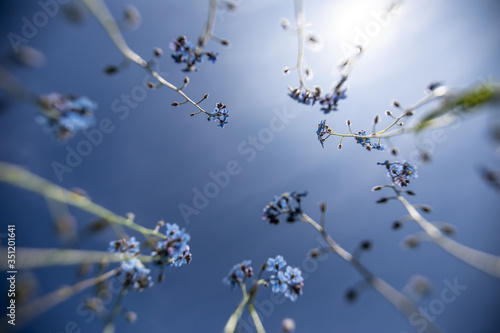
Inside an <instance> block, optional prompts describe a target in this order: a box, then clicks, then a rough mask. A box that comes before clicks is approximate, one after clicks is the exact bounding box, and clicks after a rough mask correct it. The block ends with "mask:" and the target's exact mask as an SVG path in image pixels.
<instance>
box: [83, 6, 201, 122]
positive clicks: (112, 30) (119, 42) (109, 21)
mask: <svg viewBox="0 0 500 333" xmlns="http://www.w3.org/2000/svg"><path fill="white" fill-rule="evenodd" d="M82 2H83V3H84V4H85V5H86V6H87V8H88V9H89V10H90V11H91V12H92V14H93V15H94V16H95V17H96V18H97V20H98V21H99V22H100V23H101V25H102V26H103V27H104V30H106V32H107V34H108V35H109V37H110V38H111V40H112V41H113V43H114V44H115V46H116V47H117V48H118V50H119V51H120V52H121V53H122V54H123V55H124V56H125V58H127V59H129V60H131V61H133V62H135V63H136V64H138V65H139V66H141V67H142V68H144V69H145V70H146V71H147V72H149V73H150V74H151V75H152V76H153V77H154V78H155V79H157V80H158V82H160V83H161V84H163V85H165V86H167V87H168V88H170V89H172V90H174V91H175V92H177V93H178V94H179V95H181V96H182V97H183V98H184V99H185V100H186V102H188V103H191V104H192V105H194V106H195V107H196V108H197V109H198V110H199V111H200V112H203V113H205V114H207V115H210V113H208V112H206V111H205V110H204V109H203V108H201V107H200V106H199V105H198V103H196V102H194V101H193V100H192V99H191V98H189V97H188V96H187V95H186V94H185V93H184V92H183V91H182V90H181V88H178V87H176V86H174V85H173V84H171V83H170V82H168V81H167V80H165V78H163V77H162V76H161V75H160V74H159V73H158V72H157V71H156V70H154V69H153V68H151V66H150V65H149V63H148V62H147V61H146V60H144V59H143V58H142V57H141V56H139V55H138V54H137V53H135V52H134V51H133V50H132V49H131V48H130V47H129V46H128V45H127V42H126V41H125V39H124V38H123V35H122V33H121V31H120V28H119V27H118V24H117V23H116V20H115V19H114V18H113V16H112V15H111V13H110V12H109V9H108V8H107V7H106V5H105V4H104V2H102V1H101V0H82Z"/></svg>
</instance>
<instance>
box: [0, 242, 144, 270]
mask: <svg viewBox="0 0 500 333" xmlns="http://www.w3.org/2000/svg"><path fill="white" fill-rule="evenodd" d="M0 255H2V256H4V257H5V258H6V257H7V254H6V251H5V248H4V249H2V250H1V251H0ZM137 258H138V259H140V260H141V261H142V262H143V263H146V262H151V261H153V257H151V256H137ZM16 259H17V261H16V268H18V269H31V268H40V267H49V266H65V265H80V264H82V263H101V262H103V261H104V262H122V261H124V260H126V259H127V257H126V256H124V255H122V254H119V253H109V252H104V251H85V250H66V249H37V248H22V247H21V248H19V247H18V248H16ZM0 269H1V270H7V269H8V266H7V261H1V262H0Z"/></svg>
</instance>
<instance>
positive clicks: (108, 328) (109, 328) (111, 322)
mask: <svg viewBox="0 0 500 333" xmlns="http://www.w3.org/2000/svg"><path fill="white" fill-rule="evenodd" d="M126 293H127V289H123V290H122V291H121V292H120V294H119V295H118V298H117V299H116V302H115V305H114V306H113V311H112V312H111V313H110V314H109V317H108V319H107V320H106V325H105V326H104V329H103V331H102V332H103V333H113V332H114V331H115V318H116V315H117V314H118V313H120V310H121V303H122V301H123V297H124V296H125V294H126Z"/></svg>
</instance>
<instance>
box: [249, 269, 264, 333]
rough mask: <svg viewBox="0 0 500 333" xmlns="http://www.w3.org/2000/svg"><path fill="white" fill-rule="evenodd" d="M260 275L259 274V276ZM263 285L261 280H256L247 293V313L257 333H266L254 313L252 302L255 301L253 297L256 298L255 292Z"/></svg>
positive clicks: (257, 315)
mask: <svg viewBox="0 0 500 333" xmlns="http://www.w3.org/2000/svg"><path fill="white" fill-rule="evenodd" d="M260 275H261V274H259V276H260ZM262 283H263V280H260V277H259V280H257V281H256V282H255V283H254V284H253V286H252V289H250V292H249V300H248V303H247V304H248V311H249V312H250V315H251V316H252V319H253V322H254V324H255V328H256V329H257V333H266V330H265V329H264V325H262V322H261V321H260V318H259V314H258V313H257V311H255V308H254V306H253V301H254V300H255V297H256V296H257V290H258V289H259V285H260V284H262Z"/></svg>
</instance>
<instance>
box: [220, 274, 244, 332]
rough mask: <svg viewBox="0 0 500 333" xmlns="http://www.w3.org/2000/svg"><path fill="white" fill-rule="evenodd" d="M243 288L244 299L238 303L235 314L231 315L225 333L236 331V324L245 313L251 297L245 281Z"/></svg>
mask: <svg viewBox="0 0 500 333" xmlns="http://www.w3.org/2000/svg"><path fill="white" fill-rule="evenodd" d="M241 290H242V293H243V299H242V300H241V302H240V304H238V307H237V308H236V310H234V312H233V314H232V315H231V316H230V317H229V320H228V321H227V323H226V327H224V333H234V331H235V330H236V325H237V324H238V321H239V320H240V318H241V315H242V314H243V310H244V309H245V305H247V303H248V300H249V299H250V296H249V295H248V294H247V291H246V286H245V284H244V283H242V284H241Z"/></svg>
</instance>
